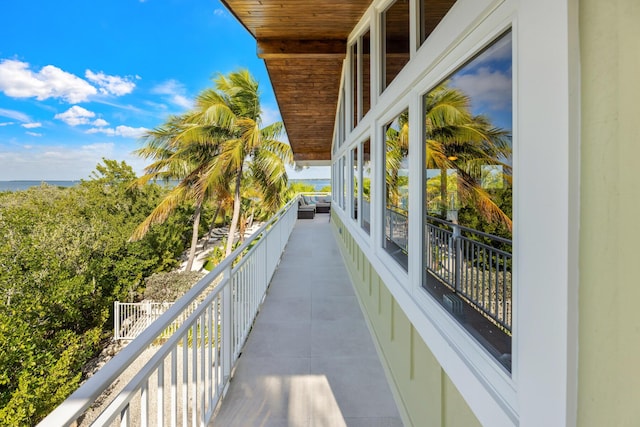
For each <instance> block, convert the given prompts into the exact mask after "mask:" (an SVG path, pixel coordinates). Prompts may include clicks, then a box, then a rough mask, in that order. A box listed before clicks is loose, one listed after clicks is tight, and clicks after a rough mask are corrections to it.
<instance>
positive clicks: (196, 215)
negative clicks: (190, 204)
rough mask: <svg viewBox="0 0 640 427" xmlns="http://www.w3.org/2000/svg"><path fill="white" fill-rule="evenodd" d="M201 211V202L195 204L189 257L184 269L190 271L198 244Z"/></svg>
mask: <svg viewBox="0 0 640 427" xmlns="http://www.w3.org/2000/svg"><path fill="white" fill-rule="evenodd" d="M201 211H202V202H198V204H197V205H196V211H195V212H194V213H193V233H192V234H191V248H190V249H189V259H188V260H187V267H186V268H185V270H186V271H191V267H193V260H194V259H195V258H196V248H197V246H198V229H199V228H200V212H201Z"/></svg>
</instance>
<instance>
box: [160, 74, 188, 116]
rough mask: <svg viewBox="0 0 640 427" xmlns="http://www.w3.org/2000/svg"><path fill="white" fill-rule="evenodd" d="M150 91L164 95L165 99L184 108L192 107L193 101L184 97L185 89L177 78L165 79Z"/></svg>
mask: <svg viewBox="0 0 640 427" xmlns="http://www.w3.org/2000/svg"><path fill="white" fill-rule="evenodd" d="M151 93H156V94H158V95H166V99H167V100H168V101H169V102H171V103H173V104H175V105H177V106H179V107H182V108H185V109H190V108H192V107H193V101H192V100H190V99H189V98H187V97H186V89H185V87H184V85H183V84H182V83H180V82H179V81H177V80H173V79H172V80H167V81H165V82H163V83H161V84H159V85H157V86H156V87H154V88H153V89H152V90H151Z"/></svg>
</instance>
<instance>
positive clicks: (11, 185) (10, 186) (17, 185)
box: [0, 179, 331, 191]
mask: <svg viewBox="0 0 640 427" xmlns="http://www.w3.org/2000/svg"><path fill="white" fill-rule="evenodd" d="M289 181H290V182H303V183H305V184H310V185H313V188H314V189H315V191H320V190H321V189H322V188H324V187H327V186H329V185H331V180H330V179H290V180H289ZM42 183H46V184H49V185H53V186H56V187H73V186H75V185H78V184H79V183H80V181H47V180H43V181H36V180H32V181H0V191H22V190H28V189H29V188H31V187H39V186H40V185H41V184H42Z"/></svg>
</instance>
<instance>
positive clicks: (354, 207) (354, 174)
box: [351, 147, 360, 220]
mask: <svg viewBox="0 0 640 427" xmlns="http://www.w3.org/2000/svg"><path fill="white" fill-rule="evenodd" d="M351 162H352V164H353V167H352V168H351V182H352V183H353V192H352V197H353V202H352V203H351V218H353V219H355V220H357V219H358V180H359V179H360V178H359V172H358V147H356V148H354V149H353V150H351Z"/></svg>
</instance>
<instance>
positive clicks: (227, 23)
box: [0, 0, 329, 180]
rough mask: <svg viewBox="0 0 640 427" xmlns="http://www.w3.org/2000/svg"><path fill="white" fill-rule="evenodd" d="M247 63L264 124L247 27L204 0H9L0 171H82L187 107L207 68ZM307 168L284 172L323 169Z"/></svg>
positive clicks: (266, 117) (271, 102) (2, 53)
mask: <svg viewBox="0 0 640 427" xmlns="http://www.w3.org/2000/svg"><path fill="white" fill-rule="evenodd" d="M239 68H247V69H249V71H250V72H251V73H252V75H253V76H254V77H255V78H256V79H257V80H258V81H259V82H260V91H261V94H262V105H263V121H264V124H268V123H271V122H273V121H276V120H280V115H279V112H278V107H277V104H276V101H275V96H274V95H273V90H272V88H271V85H270V83H269V78H268V74H267V71H266V68H265V66H264V63H263V61H262V60H260V59H259V58H258V57H257V56H256V44H255V40H254V39H253V37H251V35H250V34H249V33H248V32H247V31H246V30H245V29H244V27H242V25H241V24H240V23H238V22H237V21H236V19H235V18H234V17H233V16H232V15H231V14H230V13H229V12H228V11H227V10H226V9H225V8H224V7H223V6H222V5H221V4H220V2H219V1H212V0H142V1H141V0H91V1H87V0H65V1H61V2H54V1H51V0H34V1H29V0H26V1H13V2H6V3H5V4H4V5H3V7H2V14H0V180H23V179H35V180H72V179H80V178H87V177H88V175H89V173H90V172H91V171H92V170H93V169H94V168H95V166H96V164H97V163H98V162H99V161H100V159H101V158H102V157H106V158H110V159H117V160H125V161H126V162H127V163H129V164H130V165H132V166H133V167H134V169H135V170H136V171H137V172H138V173H140V172H141V171H142V168H143V167H144V165H145V164H144V162H143V161H142V160H141V159H138V158H137V157H136V156H134V155H133V154H132V153H131V152H132V151H133V150H135V149H136V148H138V147H139V146H140V142H139V140H138V137H139V136H140V134H142V133H143V132H144V131H145V130H147V129H151V128H154V127H156V126H159V125H160V124H162V123H163V122H164V121H165V120H166V118H167V116H168V115H169V114H179V113H181V112H184V111H186V110H187V109H189V107H190V105H191V101H192V100H193V98H194V97H195V96H196V95H197V94H198V93H199V92H200V91H201V90H202V89H204V88H206V87H209V86H212V81H211V78H212V77H215V76H216V75H217V74H218V73H223V74H226V73H228V72H230V71H234V70H237V69H239ZM328 176H329V168H328V167H326V168H311V169H308V170H305V171H302V172H299V173H296V172H294V171H290V177H291V178H315V177H319V178H325V177H328Z"/></svg>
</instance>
